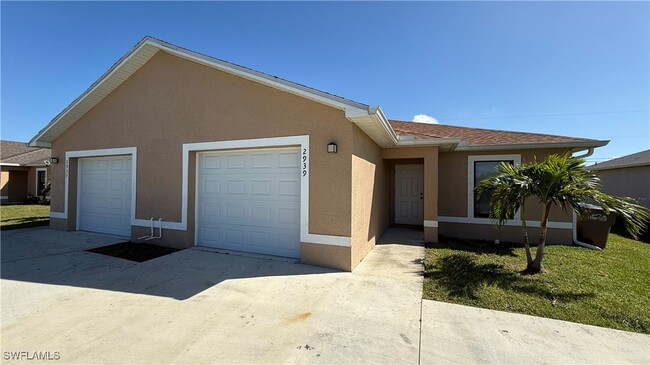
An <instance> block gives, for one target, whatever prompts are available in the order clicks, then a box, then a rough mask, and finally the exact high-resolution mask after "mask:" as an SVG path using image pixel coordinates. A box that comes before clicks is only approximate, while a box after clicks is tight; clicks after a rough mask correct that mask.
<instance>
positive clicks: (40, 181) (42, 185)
mask: <svg viewBox="0 0 650 365" xmlns="http://www.w3.org/2000/svg"><path fill="white" fill-rule="evenodd" d="M37 174H38V177H37V179H38V180H37V181H38V183H37V185H38V191H37V192H36V194H38V195H40V194H41V192H42V191H43V189H45V171H42V170H41V171H37Z"/></svg>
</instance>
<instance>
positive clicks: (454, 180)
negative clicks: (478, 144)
mask: <svg viewBox="0 0 650 365" xmlns="http://www.w3.org/2000/svg"><path fill="white" fill-rule="evenodd" d="M562 152H564V150H561V149H546V150H520V151H480V152H471V153H470V152H447V153H441V154H440V176H439V181H440V183H439V184H440V191H439V194H440V205H439V214H440V215H441V216H451V217H467V158H468V156H470V155H471V156H479V155H516V154H519V155H521V162H526V161H532V160H534V159H535V158H537V160H543V159H544V158H545V157H546V156H548V155H550V154H553V153H562ZM526 210H527V215H528V220H537V221H539V220H540V218H541V213H542V208H541V207H540V206H539V204H537V202H536V201H534V200H533V199H531V200H529V201H528V202H527V204H526ZM550 218H551V220H552V221H558V222H570V221H571V215H567V214H564V213H563V212H562V211H561V210H560V209H558V208H555V207H554V208H552V209H551V217H550Z"/></svg>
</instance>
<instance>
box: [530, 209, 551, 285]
mask: <svg viewBox="0 0 650 365" xmlns="http://www.w3.org/2000/svg"><path fill="white" fill-rule="evenodd" d="M550 211H551V203H546V206H545V207H544V213H542V221H541V223H540V229H541V232H540V234H539V244H538V245H537V252H536V253H535V261H533V264H532V266H531V267H530V270H529V271H530V272H531V273H538V272H541V271H542V269H543V267H542V260H543V259H544V246H545V245H546V231H547V228H548V215H549V212H550Z"/></svg>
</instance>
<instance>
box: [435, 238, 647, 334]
mask: <svg viewBox="0 0 650 365" xmlns="http://www.w3.org/2000/svg"><path fill="white" fill-rule="evenodd" d="M441 241H442V242H441V243H438V244H431V245H428V246H427V249H426V259H425V279H424V298H425V299H431V300H439V301H443V302H450V303H458V304H464V305H471V306H475V307H482V308H489V309H496V310H501V311H507V312H517V313H524V314H530V315H535V316H541V317H549V318H556V319H561V320H566V321H572V322H580V323H586V324H592V325H596V326H603V327H610V328H616V329H621V330H626V331H634V332H642V333H650V244H647V243H643V242H639V241H634V240H631V239H628V238H625V237H622V236H619V235H616V234H611V235H610V236H609V242H608V244H607V248H606V249H605V250H604V251H592V250H588V249H584V248H581V247H577V246H547V247H546V255H545V257H544V269H545V272H544V273H542V274H538V275H521V274H520V273H519V271H521V270H523V269H524V268H525V266H526V254H525V252H524V249H523V246H521V247H520V246H518V245H512V244H503V243H502V244H500V245H495V244H494V243H492V242H480V241H469V240H456V239H453V240H452V239H443V240H441ZM533 254H534V251H533Z"/></svg>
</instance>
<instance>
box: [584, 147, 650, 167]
mask: <svg viewBox="0 0 650 365" xmlns="http://www.w3.org/2000/svg"><path fill="white" fill-rule="evenodd" d="M643 165H650V150H645V151H641V152H637V153H633V154H631V155H627V156H623V157H619V158H615V159H613V160H609V161H605V162H601V163H599V164H597V165H593V166H590V169H591V170H608V169H619V168H623V167H632V166H643Z"/></svg>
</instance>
